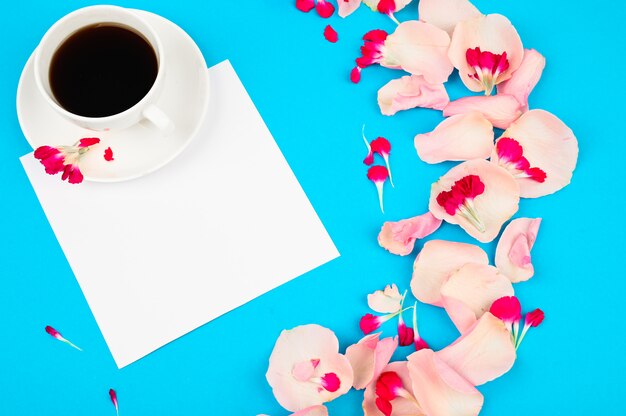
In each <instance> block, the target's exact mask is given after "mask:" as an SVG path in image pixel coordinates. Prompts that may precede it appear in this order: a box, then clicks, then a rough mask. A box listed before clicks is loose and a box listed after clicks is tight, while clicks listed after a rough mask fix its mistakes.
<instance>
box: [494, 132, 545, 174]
mask: <svg viewBox="0 0 626 416" xmlns="http://www.w3.org/2000/svg"><path fill="white" fill-rule="evenodd" d="M496 152H497V153H498V161H499V165H500V166H502V167H504V168H505V169H507V170H508V171H509V172H511V174H512V175H513V176H514V177H515V178H528V179H530V180H533V181H535V182H539V183H543V182H545V180H546V173H545V172H544V171H543V170H541V169H540V168H538V167H531V166H530V162H528V159H526V158H525V157H524V149H523V148H522V146H521V145H520V144H519V142H518V141H517V140H515V139H511V138H509V137H501V138H500V139H499V140H498V143H497V144H496Z"/></svg>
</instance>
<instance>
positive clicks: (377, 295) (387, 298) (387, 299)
mask: <svg viewBox="0 0 626 416" xmlns="http://www.w3.org/2000/svg"><path fill="white" fill-rule="evenodd" d="M402 299H403V296H402V295H401V294H400V292H399V291H398V287H397V286H396V285H395V284H391V285H387V287H385V289H384V290H377V291H375V292H374V293H371V294H369V295H367V305H368V306H369V307H370V309H371V310H373V311H376V312H378V313H395V312H398V311H399V310H400V309H401V308H402Z"/></svg>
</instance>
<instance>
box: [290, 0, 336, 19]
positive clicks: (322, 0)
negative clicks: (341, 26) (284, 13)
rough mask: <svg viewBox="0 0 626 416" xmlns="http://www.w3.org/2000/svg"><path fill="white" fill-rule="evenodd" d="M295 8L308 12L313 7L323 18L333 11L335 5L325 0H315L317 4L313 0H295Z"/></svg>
mask: <svg viewBox="0 0 626 416" xmlns="http://www.w3.org/2000/svg"><path fill="white" fill-rule="evenodd" d="M296 8H297V9H298V10H300V11H301V12H304V13H308V12H310V11H311V10H313V8H315V11H317V14H319V15H320V16H322V17H323V18H325V19H326V18H328V17H330V16H332V14H333V13H334V12H335V6H333V5H332V4H331V3H330V2H328V1H326V0H317V4H316V2H315V0H296Z"/></svg>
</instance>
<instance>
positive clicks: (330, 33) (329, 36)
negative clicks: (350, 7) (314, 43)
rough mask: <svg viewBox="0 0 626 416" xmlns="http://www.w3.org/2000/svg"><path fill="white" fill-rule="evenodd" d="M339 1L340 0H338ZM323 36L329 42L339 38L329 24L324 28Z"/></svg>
mask: <svg viewBox="0 0 626 416" xmlns="http://www.w3.org/2000/svg"><path fill="white" fill-rule="evenodd" d="M340 1H341V0H340ZM324 37H325V38H326V40H327V41H329V42H330V43H335V42H337V41H338V40H339V36H338V35H337V31H335V29H333V27H332V26H331V25H328V26H326V27H325V28H324Z"/></svg>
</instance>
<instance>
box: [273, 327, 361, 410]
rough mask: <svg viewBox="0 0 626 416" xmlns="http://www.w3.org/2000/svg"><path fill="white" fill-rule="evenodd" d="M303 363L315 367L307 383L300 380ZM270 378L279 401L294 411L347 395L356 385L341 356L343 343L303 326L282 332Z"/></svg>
mask: <svg viewBox="0 0 626 416" xmlns="http://www.w3.org/2000/svg"><path fill="white" fill-rule="evenodd" d="M312 360H313V361H312ZM303 362H304V363H313V364H315V365H314V372H313V374H312V375H311V378H309V379H308V380H306V381H302V380H299V379H298V378H297V377H296V375H297V376H302V375H303V372H302V371H300V370H301V369H302V367H303V366H302V365H301V364H300V363H303ZM307 365H308V364H307ZM294 369H295V370H296V371H295V374H294ZM331 373H332V374H334V375H329V374H331ZM266 378H267V381H268V382H269V384H270V386H271V387H272V390H273V392H274V396H275V397H276V400H277V401H278V402H279V403H280V404H281V406H283V407H284V408H285V409H287V410H290V411H292V412H294V411H298V410H302V409H305V408H307V407H309V406H315V405H320V404H322V403H325V402H329V401H331V400H334V399H335V398H337V397H339V396H341V395H342V394H345V393H346V392H347V391H348V390H349V389H350V386H352V379H353V372H352V367H351V366H350V362H349V361H348V359H347V358H346V357H345V356H343V355H341V354H339V341H338V340H337V337H336V336H335V334H334V333H333V332H332V331H331V330H329V329H326V328H323V327H321V326H319V325H303V326H298V327H296V328H294V329H291V330H285V331H282V332H281V334H280V336H279V337H278V340H277V341H276V345H275V346H274V350H273V351H272V354H271V356H270V363H269V368H268V370H267V374H266ZM337 384H338V386H337ZM335 387H337V389H336V390H334V391H331V390H333V389H335Z"/></svg>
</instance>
